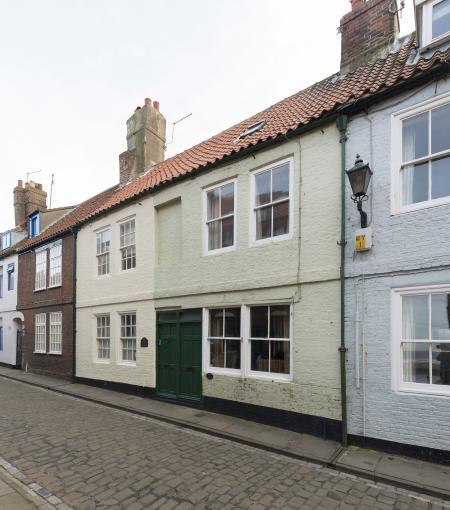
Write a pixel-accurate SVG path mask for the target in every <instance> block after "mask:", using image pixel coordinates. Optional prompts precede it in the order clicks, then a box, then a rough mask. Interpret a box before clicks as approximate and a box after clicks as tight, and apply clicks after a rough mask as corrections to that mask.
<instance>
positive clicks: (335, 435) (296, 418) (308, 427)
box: [203, 397, 341, 441]
mask: <svg viewBox="0 0 450 510" xmlns="http://www.w3.org/2000/svg"><path fill="white" fill-rule="evenodd" d="M203 403H204V407H205V409H207V410H208V411H214V412H216V413H222V414H228V415H231V416H235V417H236V418H243V419H244V420H250V421H256V422H258V423H263V424H264V425H271V426H273V427H279V428H282V429H287V430H292V431H294V432H303V433H305V434H311V435H313V436H318V437H321V438H323V439H333V440H334V441H340V438H341V422H340V421H338V420H331V419H330V418H322V417H320V416H312V415H310V414H301V413H294V412H292V411H285V410H284V409H275V408H273V407H264V406H257V405H254V404H246V403H244V402H236V401H233V400H225V399H221V398H214V397H203Z"/></svg>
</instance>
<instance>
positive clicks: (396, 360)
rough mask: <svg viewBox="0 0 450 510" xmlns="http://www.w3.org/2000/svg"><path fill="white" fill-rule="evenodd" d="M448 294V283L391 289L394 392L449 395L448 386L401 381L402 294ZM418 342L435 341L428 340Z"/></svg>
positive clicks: (449, 288)
mask: <svg viewBox="0 0 450 510" xmlns="http://www.w3.org/2000/svg"><path fill="white" fill-rule="evenodd" d="M444 293H447V294H450V284H447V285H429V286H420V287H402V288H396V289H392V290H391V330H392V331H391V353H392V356H391V358H392V366H391V380H392V390H393V391H395V392H399V393H400V392H406V393H424V394H429V395H450V386H444V385H439V384H431V383H430V384H423V383H411V382H404V381H403V356H402V353H401V347H400V345H401V342H402V296H414V295H416V296H417V295H429V294H444ZM417 342H418V343H436V342H431V341H430V340H422V341H417Z"/></svg>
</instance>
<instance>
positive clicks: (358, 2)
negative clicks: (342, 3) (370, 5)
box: [350, 0, 366, 11]
mask: <svg viewBox="0 0 450 510" xmlns="http://www.w3.org/2000/svg"><path fill="white" fill-rule="evenodd" d="M350 3H351V4H352V11H356V10H357V9H359V8H360V7H362V6H363V5H364V4H365V3H366V1H365V0H350Z"/></svg>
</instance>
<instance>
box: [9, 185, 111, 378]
mask: <svg viewBox="0 0 450 510" xmlns="http://www.w3.org/2000/svg"><path fill="white" fill-rule="evenodd" d="M20 191H21V190H20V187H19V189H18V188H16V190H15V193H16V192H19V193H20ZM37 191H42V190H41V188H40V189H39V190H37ZM111 192H112V191H111V190H107V191H105V192H103V193H100V194H99V195H96V196H95V197H93V198H91V199H89V200H87V201H85V202H83V203H81V204H80V205H78V206H71V207H67V208H60V209H57V210H55V209H53V210H49V211H47V212H45V211H44V210H43V209H36V210H34V211H33V212H31V213H29V212H28V211H27V214H26V222H27V223H26V224H27V239H25V240H24V241H22V242H21V244H20V246H19V247H18V249H17V252H18V259H19V260H18V266H19V274H20V285H19V288H18V297H17V309H18V310H20V311H21V312H22V314H23V318H24V331H23V335H22V363H21V364H22V369H23V370H26V371H31V372H35V373H39V374H45V375H54V376H59V377H63V378H66V379H69V378H71V377H72V376H73V363H74V320H73V317H74V313H73V312H74V306H75V304H74V284H75V272H74V271H75V270H74V268H75V242H76V229H74V226H75V224H76V223H77V222H78V221H79V220H80V219H81V218H83V217H84V216H85V215H86V214H89V213H90V212H92V211H94V210H95V209H96V208H97V207H98V206H99V204H100V203H102V201H103V200H104V199H106V198H107V197H108V196H109V195H110V194H111ZM41 196H42V200H43V203H44V201H45V199H44V197H43V194H41ZM48 215H51V221H50V222H49V221H48V220H49V218H48V217H47V216H48Z"/></svg>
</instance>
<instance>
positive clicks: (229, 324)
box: [225, 308, 241, 338]
mask: <svg viewBox="0 0 450 510" xmlns="http://www.w3.org/2000/svg"><path fill="white" fill-rule="evenodd" d="M225 336H226V337H235V338H239V337H240V336H241V309H240V308H225Z"/></svg>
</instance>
